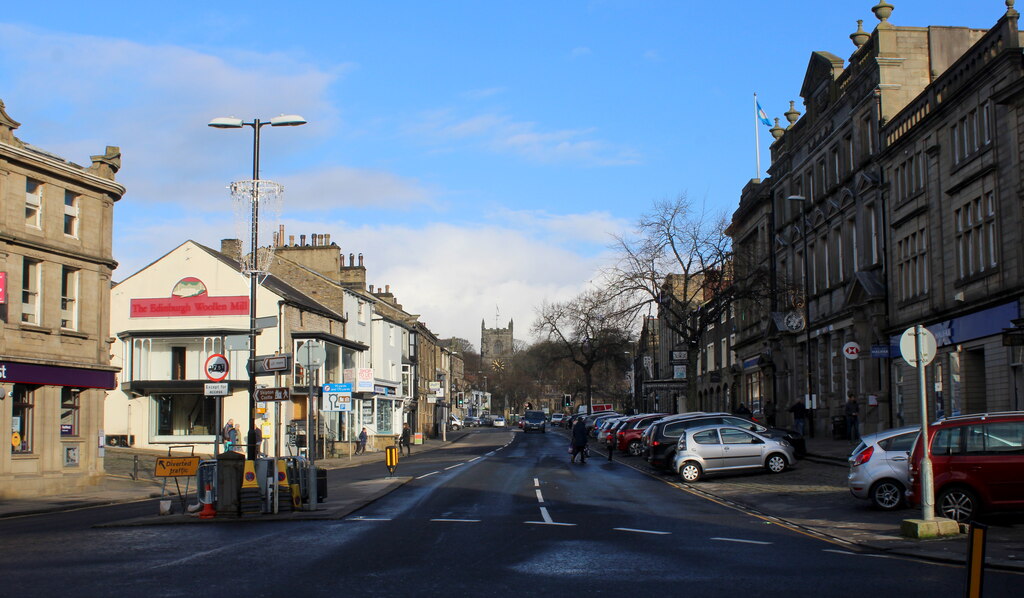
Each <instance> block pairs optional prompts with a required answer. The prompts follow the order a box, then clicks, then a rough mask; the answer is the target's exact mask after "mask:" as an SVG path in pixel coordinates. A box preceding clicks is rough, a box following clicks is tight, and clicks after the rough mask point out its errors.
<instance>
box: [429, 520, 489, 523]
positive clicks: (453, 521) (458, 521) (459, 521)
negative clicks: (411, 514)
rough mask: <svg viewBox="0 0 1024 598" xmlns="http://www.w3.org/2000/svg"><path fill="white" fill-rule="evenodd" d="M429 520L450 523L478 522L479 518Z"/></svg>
mask: <svg viewBox="0 0 1024 598" xmlns="http://www.w3.org/2000/svg"><path fill="white" fill-rule="evenodd" d="M431 521H447V522H451V523H480V520H479V519H431Z"/></svg>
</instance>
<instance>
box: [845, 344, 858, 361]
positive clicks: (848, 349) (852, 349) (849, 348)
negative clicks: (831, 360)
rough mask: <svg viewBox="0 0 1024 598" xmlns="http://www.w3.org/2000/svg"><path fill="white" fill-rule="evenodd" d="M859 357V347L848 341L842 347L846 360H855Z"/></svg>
mask: <svg viewBox="0 0 1024 598" xmlns="http://www.w3.org/2000/svg"><path fill="white" fill-rule="evenodd" d="M859 356H860V345H858V344H857V343H855V342H853V341H850V342H848V343H846V344H845V345H843V357H845V358H847V359H857V357H859Z"/></svg>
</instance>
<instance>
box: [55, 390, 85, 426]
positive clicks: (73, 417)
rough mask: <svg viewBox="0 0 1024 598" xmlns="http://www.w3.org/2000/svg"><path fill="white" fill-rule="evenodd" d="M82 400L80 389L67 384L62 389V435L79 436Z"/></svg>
mask: <svg viewBox="0 0 1024 598" xmlns="http://www.w3.org/2000/svg"><path fill="white" fill-rule="evenodd" d="M80 409H81V401H80V399H79V393H78V389H75V388H69V387H67V386H65V387H63V388H61V389H60V435H61V436H78V435H79V434H80V432H79V429H78V417H79V410H80Z"/></svg>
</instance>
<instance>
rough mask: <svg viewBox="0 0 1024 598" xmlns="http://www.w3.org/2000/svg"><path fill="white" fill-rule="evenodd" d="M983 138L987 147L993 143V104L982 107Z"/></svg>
mask: <svg viewBox="0 0 1024 598" xmlns="http://www.w3.org/2000/svg"><path fill="white" fill-rule="evenodd" d="M981 138H982V140H983V141H984V142H985V144H986V145H988V144H989V143H991V142H992V102H985V104H984V105H983V106H982V107H981Z"/></svg>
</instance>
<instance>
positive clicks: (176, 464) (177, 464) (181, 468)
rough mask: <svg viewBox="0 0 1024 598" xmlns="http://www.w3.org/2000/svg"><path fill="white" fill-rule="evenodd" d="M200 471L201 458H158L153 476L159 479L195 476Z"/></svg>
mask: <svg viewBox="0 0 1024 598" xmlns="http://www.w3.org/2000/svg"><path fill="white" fill-rule="evenodd" d="M198 469H199V457H157V458H156V471H155V472H154V474H153V475H155V476H156V477H158V478H175V477H178V476H194V475H196V471H197V470H198Z"/></svg>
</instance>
